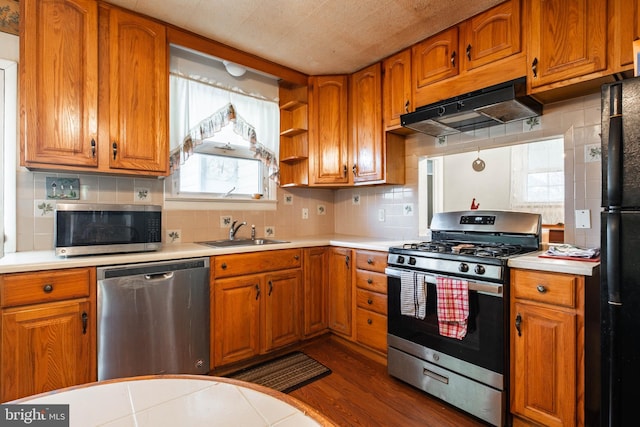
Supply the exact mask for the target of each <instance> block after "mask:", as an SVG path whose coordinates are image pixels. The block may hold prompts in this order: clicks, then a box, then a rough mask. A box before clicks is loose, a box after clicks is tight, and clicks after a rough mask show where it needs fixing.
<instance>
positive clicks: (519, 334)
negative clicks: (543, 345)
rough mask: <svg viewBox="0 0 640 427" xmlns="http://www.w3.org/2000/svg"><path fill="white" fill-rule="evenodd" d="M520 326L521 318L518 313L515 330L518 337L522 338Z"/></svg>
mask: <svg viewBox="0 0 640 427" xmlns="http://www.w3.org/2000/svg"><path fill="white" fill-rule="evenodd" d="M521 326H522V316H521V315H520V313H518V315H517V316H516V330H517V331H518V336H519V337H521V336H522V330H521V329H520V327H521Z"/></svg>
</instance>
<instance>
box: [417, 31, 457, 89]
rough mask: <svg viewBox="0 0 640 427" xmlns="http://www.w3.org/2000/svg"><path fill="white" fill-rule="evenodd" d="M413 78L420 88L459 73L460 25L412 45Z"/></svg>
mask: <svg viewBox="0 0 640 427" xmlns="http://www.w3.org/2000/svg"><path fill="white" fill-rule="evenodd" d="M411 49H412V51H413V54H412V56H413V58H412V59H413V61H412V66H413V79H414V82H415V89H416V90H419V89H421V88H423V87H425V86H428V85H429V84H431V83H435V82H437V81H440V80H444V79H447V78H449V77H453V76H456V75H458V70H459V64H460V58H459V52H458V27H457V26H455V27H451V28H449V29H447V30H445V31H443V32H441V33H439V34H436V35H435V36H432V37H429V38H428V39H426V40H424V41H422V42H420V43H417V44H415V45H413V46H412V48H411Z"/></svg>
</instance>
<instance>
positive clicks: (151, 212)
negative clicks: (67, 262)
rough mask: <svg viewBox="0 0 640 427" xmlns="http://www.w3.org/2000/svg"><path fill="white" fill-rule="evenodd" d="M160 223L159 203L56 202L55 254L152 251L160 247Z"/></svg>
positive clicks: (160, 208) (160, 211) (160, 210)
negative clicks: (157, 204)
mask: <svg viewBox="0 0 640 427" xmlns="http://www.w3.org/2000/svg"><path fill="white" fill-rule="evenodd" d="M161 224H162V207H161V206H156V205H117V204H95V203H91V204H88V203H77V204H73V203H58V204H57V206H56V210H55V219H54V233H53V238H54V246H55V250H56V255H58V256H73V255H96V254H113V253H124V252H143V251H155V250H158V249H160V248H161V247H162V235H161Z"/></svg>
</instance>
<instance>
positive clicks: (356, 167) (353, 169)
mask: <svg viewBox="0 0 640 427" xmlns="http://www.w3.org/2000/svg"><path fill="white" fill-rule="evenodd" d="M351 172H353V176H357V175H358V166H357V165H355V164H354V165H353V167H352V168H351Z"/></svg>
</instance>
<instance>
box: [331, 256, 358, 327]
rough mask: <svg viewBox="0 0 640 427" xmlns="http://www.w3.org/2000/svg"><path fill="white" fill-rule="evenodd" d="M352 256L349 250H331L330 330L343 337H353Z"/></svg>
mask: <svg viewBox="0 0 640 427" xmlns="http://www.w3.org/2000/svg"><path fill="white" fill-rule="evenodd" d="M351 264H352V254H351V249H349V248H337V247H336V248H331V249H330V250H329V284H328V288H329V306H328V308H329V329H331V331H332V332H335V333H338V334H340V335H342V336H345V337H348V338H350V337H351V331H352V328H351V318H352V309H353V308H352V307H353V306H352V303H351V301H352V296H351V293H352V290H351V282H352V279H351V274H352V270H351Z"/></svg>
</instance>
